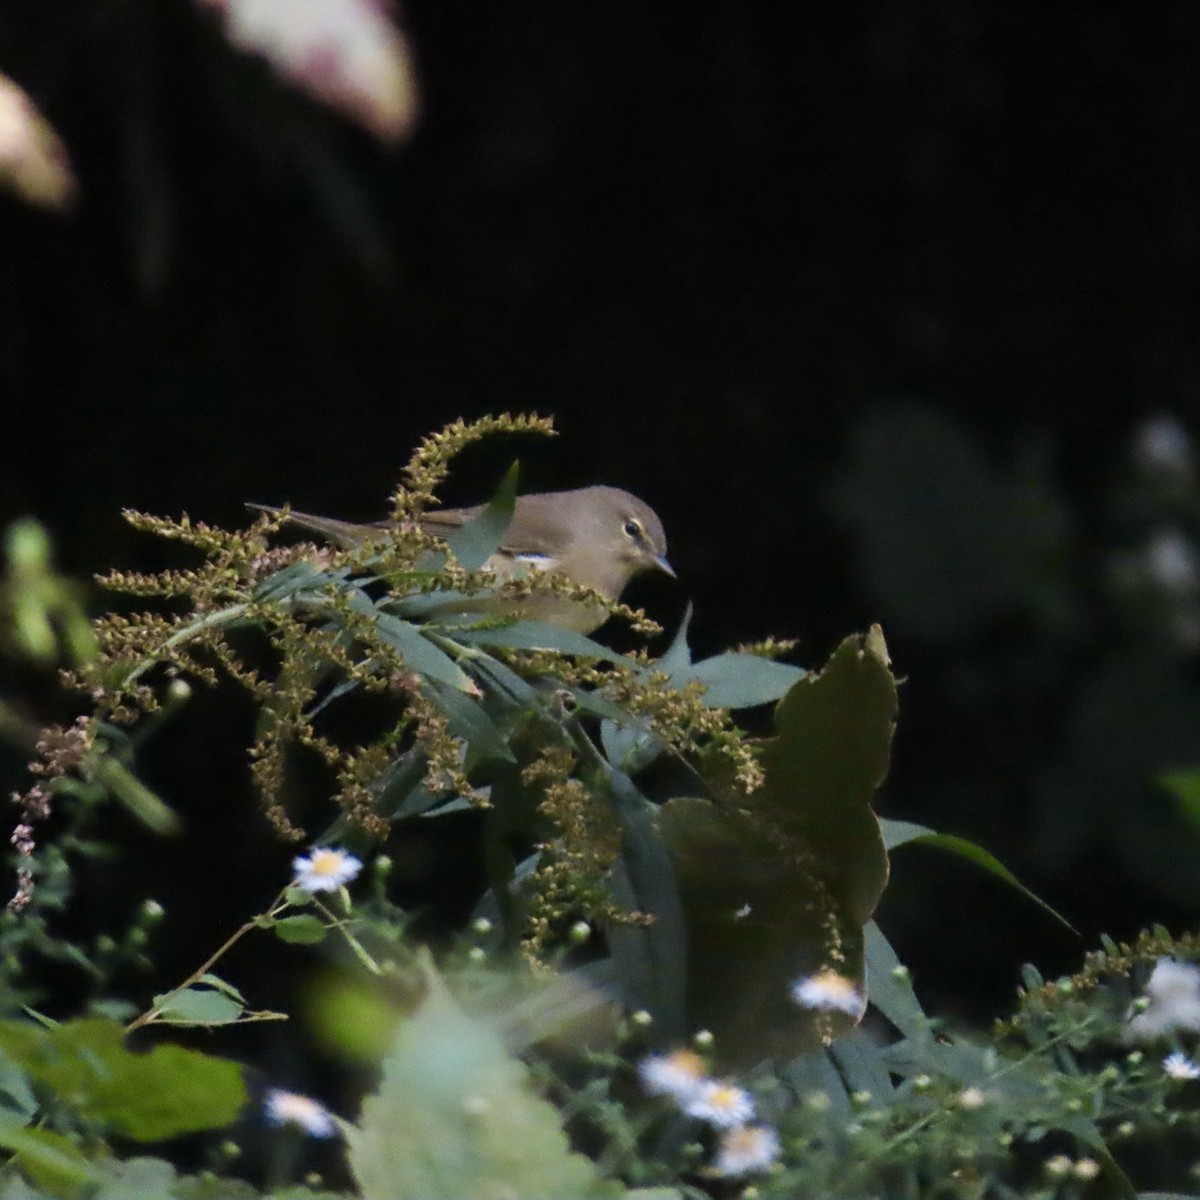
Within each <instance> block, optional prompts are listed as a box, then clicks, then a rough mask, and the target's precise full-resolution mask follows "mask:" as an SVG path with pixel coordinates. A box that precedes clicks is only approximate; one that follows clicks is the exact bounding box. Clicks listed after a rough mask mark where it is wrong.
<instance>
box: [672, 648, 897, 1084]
mask: <svg viewBox="0 0 1200 1200" xmlns="http://www.w3.org/2000/svg"><path fill="white" fill-rule="evenodd" d="M895 716H896V685H895V680H894V679H893V678H892V675H891V672H890V670H889V669H888V658H887V650H886V647H885V646H884V643H883V637H882V635H881V634H880V632H879V631H878V630H874V631H872V633H871V634H869V635H868V636H867V637H865V638H848V639H847V640H846V641H845V642H843V643H842V645H841V646H840V647H839V648H838V649H837V650H836V651H835V652H834V654H833V656H832V657H831V658H830V660H829V663H828V664H827V665H826V667H825V668H824V670H822V671H821V672H820V673H819V674H816V675H809V676H808V677H807V678H805V679H803V680H802V681H800V682H798V683H796V684H795V685H794V686H793V687H792V688H791V690H790V691H789V692H788V693H787V695H786V696H785V697H784V699H783V700H782V702H781V703H780V705H779V708H778V710H777V712H776V724H777V726H778V729H779V736H778V737H777V738H775V739H774V740H773V741H771V742H769V743H768V744H767V745H766V746H765V747H764V748H763V750H762V754H761V761H762V764H763V768H764V771H765V782H764V785H763V787H762V788H761V789H760V790H759V791H758V792H756V793H755V794H754V795H752V796H750V797H748V798H747V799H746V800H744V801H742V802H741V803H739V804H738V805H737V806H736V807H733V806H730V807H726V808H722V807H719V806H718V805H717V804H715V803H713V802H712V801H709V800H702V799H698V798H686V799H673V800H670V801H668V802H667V804H666V805H665V806H664V807H663V810H662V822H663V827H664V831H665V836H666V839H667V842H668V844H669V845H670V847H671V851H672V854H673V856H674V858H675V860H676V863H677V870H678V872H679V875H680V879H681V884H682V892H683V898H684V907H685V910H686V913H687V922H688V935H687V946H688V956H689V984H690V989H689V990H690V998H691V1001H692V1006H693V1012H694V1014H695V1019H696V1021H697V1022H698V1024H700V1025H702V1026H704V1027H706V1028H709V1029H711V1030H712V1031H713V1032H714V1033H716V1034H717V1036H718V1039H719V1043H720V1045H721V1048H722V1053H723V1055H731V1056H734V1057H735V1058H736V1059H737V1061H741V1062H743V1063H748V1062H753V1061H755V1060H756V1059H758V1058H760V1057H762V1056H763V1055H765V1054H768V1053H769V1054H773V1055H775V1056H777V1057H781V1058H784V1059H786V1058H790V1057H791V1056H793V1055H795V1054H797V1053H800V1052H801V1051H803V1050H804V1049H807V1048H809V1047H811V1046H812V1045H814V1044H816V1043H818V1042H819V1041H825V1042H828V1041H830V1040H831V1039H832V1037H833V1036H834V1033H835V1032H840V1031H844V1029H845V1028H847V1027H848V1026H851V1025H853V1024H854V1019H853V1018H852V1017H851V1016H849V1015H847V1014H844V1013H842V1014H834V1013H828V1012H826V1013H816V1014H814V1013H811V1012H809V1013H806V1012H804V1011H803V1010H801V1009H800V1008H798V1007H797V1006H796V1005H795V1004H793V1003H792V1002H791V1001H790V999H789V996H788V991H789V985H790V984H791V983H792V982H793V981H794V980H796V979H797V978H799V977H800V976H802V975H805V974H810V973H815V972H818V971H821V970H832V971H835V972H837V973H838V974H839V975H841V976H844V977H847V978H848V979H849V980H851V981H852V982H853V983H854V985H855V987H856V988H857V989H859V990H860V991H861V989H862V986H863V958H862V930H863V927H864V925H865V924H866V922H867V921H868V920H869V919H870V917H871V913H872V912H873V911H874V908H875V904H876V902H877V901H878V899H879V896H880V894H881V893H882V891H883V888H884V884H885V883H886V881H887V856H886V854H885V853H884V849H883V841H882V838H881V836H880V832H879V825H878V822H877V821H876V819H875V817H874V815H873V813H872V812H871V809H870V803H871V799H872V796H873V795H874V792H875V789H876V788H877V787H878V786H879V784H880V783H882V781H883V778H884V775H885V774H886V771H887V761H888V749H889V746H890V744H891V737H892V726H893V723H894V721H895Z"/></svg>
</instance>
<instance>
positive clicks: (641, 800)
mask: <svg viewBox="0 0 1200 1200" xmlns="http://www.w3.org/2000/svg"><path fill="white" fill-rule="evenodd" d="M609 789H610V792H611V795H612V798H613V808H614V811H615V812H616V815H617V820H618V821H620V823H621V830H622V834H623V839H622V840H623V848H622V851H621V857H620V859H619V860H618V862H617V865H616V867H615V868H614V871H613V878H612V887H613V896H614V899H615V900H616V901H617V903H618V904H619V905H621V907H622V908H624V909H626V910H634V911H636V912H639V913H642V914H645V916H647V917H648V918H650V921H649V924H623V923H614V924H613V925H611V926H610V927H609V929H608V931H607V932H608V944H609V950H610V952H611V954H612V957H613V961H614V963H615V964H616V968H617V976H618V978H619V979H620V981H621V987H622V990H623V991H624V993H625V1001H626V1003H627V1005H628V1006H629V1007H630V1008H635V1009H645V1010H646V1011H648V1012H649V1013H650V1014H651V1015H652V1016H653V1017H654V1018H655V1024H656V1026H657V1027H658V1029H659V1030H660V1032H661V1034H662V1036H664V1037H666V1038H670V1039H676V1038H679V1037H682V1036H683V1033H684V1031H685V1014H684V995H685V991H686V950H685V946H686V938H687V934H686V930H685V927H684V915H683V907H682V904H681V903H680V899H679V890H678V887H677V885H676V882H675V872H674V869H673V868H672V865H671V857H670V855H669V854H668V852H667V848H666V846H665V845H664V844H663V840H662V835H661V834H660V833H659V830H658V827H657V824H656V822H655V820H654V815H655V810H654V806H653V805H652V804H651V803H650V801H649V800H647V799H646V798H645V797H644V796H643V795H642V794H641V793H640V792H639V791H638V790H637V788H636V787H634V786H633V782H632V780H630V778H629V776H628V775H626V774H624V773H623V772H621V771H612V772H611V773H610V774H609Z"/></svg>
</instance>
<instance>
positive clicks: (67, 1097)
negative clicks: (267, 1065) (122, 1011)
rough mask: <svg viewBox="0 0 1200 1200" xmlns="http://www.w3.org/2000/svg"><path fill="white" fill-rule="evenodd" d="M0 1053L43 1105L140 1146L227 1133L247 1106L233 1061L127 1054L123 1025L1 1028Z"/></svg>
mask: <svg viewBox="0 0 1200 1200" xmlns="http://www.w3.org/2000/svg"><path fill="white" fill-rule="evenodd" d="M0 1052H2V1053H3V1055H4V1056H5V1059H6V1060H7V1061H8V1062H9V1063H11V1064H12V1065H14V1066H15V1067H17V1068H18V1069H19V1070H20V1071H22V1072H23V1073H24V1075H25V1076H26V1078H27V1079H28V1080H29V1082H30V1084H31V1085H32V1087H33V1089H34V1090H35V1091H42V1090H44V1092H45V1093H46V1095H47V1099H45V1100H43V1101H42V1103H43V1104H48V1105H50V1106H51V1107H53V1108H56V1109H63V1110H66V1111H70V1112H72V1113H73V1114H74V1115H75V1116H76V1117H77V1118H78V1119H79V1120H80V1121H82V1122H84V1123H85V1124H87V1125H89V1126H96V1127H99V1128H100V1129H102V1130H107V1131H109V1132H112V1133H115V1134H118V1135H120V1136H121V1137H128V1138H133V1139H134V1140H136V1141H141V1142H155V1141H161V1140H162V1139H163V1138H170V1137H178V1136H179V1135H180V1134H183V1133H192V1132H196V1131H198V1130H205V1129H219V1128H222V1127H223V1126H225V1125H228V1124H230V1123H231V1122H232V1121H234V1120H235V1119H236V1118H237V1116H238V1113H239V1112H240V1110H241V1108H242V1106H243V1105H244V1104H245V1103H246V1090H245V1086H244V1084H243V1082H242V1072H241V1068H240V1067H238V1066H237V1064H236V1063H232V1062H227V1061H225V1060H224V1059H219V1058H214V1057H212V1056H211V1055H206V1054H201V1053H199V1052H197V1051H194V1050H185V1049H183V1048H182V1047H180V1046H169V1045H162V1046H155V1047H154V1048H153V1049H150V1050H147V1051H145V1052H137V1051H133V1050H130V1049H128V1048H127V1047H126V1045H125V1040H124V1032H123V1030H122V1028H121V1026H120V1025H119V1024H118V1023H117V1022H115V1021H112V1020H109V1019H107V1018H104V1017H86V1018H81V1019H79V1020H76V1021H68V1022H65V1023H64V1024H62V1025H55V1026H51V1027H47V1026H44V1025H39V1024H36V1023H34V1022H32V1021H15V1020H10V1021H4V1022H0Z"/></svg>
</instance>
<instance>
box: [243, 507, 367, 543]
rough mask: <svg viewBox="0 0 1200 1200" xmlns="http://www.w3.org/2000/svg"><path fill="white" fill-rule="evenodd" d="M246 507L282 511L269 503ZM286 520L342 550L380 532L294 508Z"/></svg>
mask: <svg viewBox="0 0 1200 1200" xmlns="http://www.w3.org/2000/svg"><path fill="white" fill-rule="evenodd" d="M246 507H247V508H248V509H250V511H251V512H262V513H280V512H282V511H283V510H282V509H281V508H274V507H273V506H271V505H270V504H252V503H247V505H246ZM288 520H289V521H290V522H291V523H292V524H293V525H299V526H300V527H301V528H302V529H311V530H312V531H313V532H314V533H319V534H320V535H321V536H322V537H323V538H325V539H326V540H327V541H330V542H332V543H333V544H334V545H335V546H340V547H342V549H344V550H348V549H350V548H351V547H353V546H360V545H362V543H363V542H365V541H366V540H367V539H368V538H378V537H379V536H380V533H381V529H380V527H379V526H378V525H356V524H355V523H354V522H353V521H339V520H337V519H336V518H334V517H316V516H313V515H312V513H302V512H295V511H294V510H293V511H289V512H288Z"/></svg>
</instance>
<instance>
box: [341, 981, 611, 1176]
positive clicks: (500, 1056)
mask: <svg viewBox="0 0 1200 1200" xmlns="http://www.w3.org/2000/svg"><path fill="white" fill-rule="evenodd" d="M425 978H426V987H427V991H426V995H425V999H424V1000H423V1001H422V1003H421V1006H420V1007H419V1008H418V1009H417V1010H416V1012H415V1013H413V1014H412V1016H411V1017H409V1018H408V1019H407V1020H406V1021H404V1022H403V1023H402V1024H401V1026H400V1030H399V1033H398V1035H397V1038H396V1041H395V1044H394V1046H393V1048H392V1051H391V1053H390V1054H389V1055H388V1057H387V1059H386V1061H385V1062H384V1066H383V1081H382V1083H381V1084H380V1087H379V1091H378V1092H377V1093H376V1094H375V1095H373V1096H371V1097H368V1099H367V1100H366V1101H365V1102H364V1104H363V1110H362V1116H361V1118H360V1121H359V1124H358V1125H357V1126H353V1125H351V1126H347V1127H346V1128H345V1134H346V1143H347V1148H348V1158H349V1161H350V1168H351V1171H352V1172H353V1174H354V1177H355V1179H356V1181H357V1183H358V1187H359V1190H360V1192H361V1194H362V1197H363V1200H490V1198H492V1197H495V1196H498V1195H501V1194H503V1195H511V1196H519V1197H520V1198H521V1200H572V1198H573V1197H579V1198H582V1197H587V1196H591V1195H593V1194H594V1189H595V1183H596V1181H595V1176H594V1173H593V1167H592V1164H591V1163H590V1162H589V1161H588V1160H587V1159H586V1158H583V1157H582V1156H580V1155H578V1154H574V1153H572V1152H571V1150H570V1146H569V1144H568V1142H567V1138H566V1135H565V1134H564V1133H563V1130H562V1124H561V1118H560V1117H559V1114H558V1112H557V1111H556V1110H555V1109H554V1108H553V1106H551V1105H550V1104H548V1103H547V1102H546V1101H545V1100H542V1099H541V1098H540V1097H539V1096H537V1095H536V1093H535V1092H534V1091H533V1088H532V1086H531V1082H530V1079H529V1073H528V1071H527V1069H526V1068H525V1067H524V1065H523V1064H521V1063H520V1062H519V1061H518V1060H516V1059H514V1058H512V1057H511V1056H510V1055H509V1054H508V1052H507V1051H506V1050H505V1048H504V1045H503V1043H502V1042H501V1040H500V1038H499V1037H498V1036H497V1035H496V1034H495V1033H494V1032H493V1031H492V1030H491V1029H489V1028H488V1027H487V1026H486V1025H485V1024H484V1023H483V1022H482V1021H479V1020H475V1019H473V1018H471V1017H469V1016H467V1014H466V1013H464V1012H463V1010H462V1009H461V1008H460V1007H459V1006H458V1005H457V1004H456V1003H455V1001H454V1000H453V998H452V997H451V996H450V993H449V992H448V991H447V990H446V986H445V984H444V983H443V982H442V980H441V978H440V976H438V974H437V973H436V972H435V971H434V970H433V968H432V967H431V966H429V965H428V964H427V965H426V967H425Z"/></svg>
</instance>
